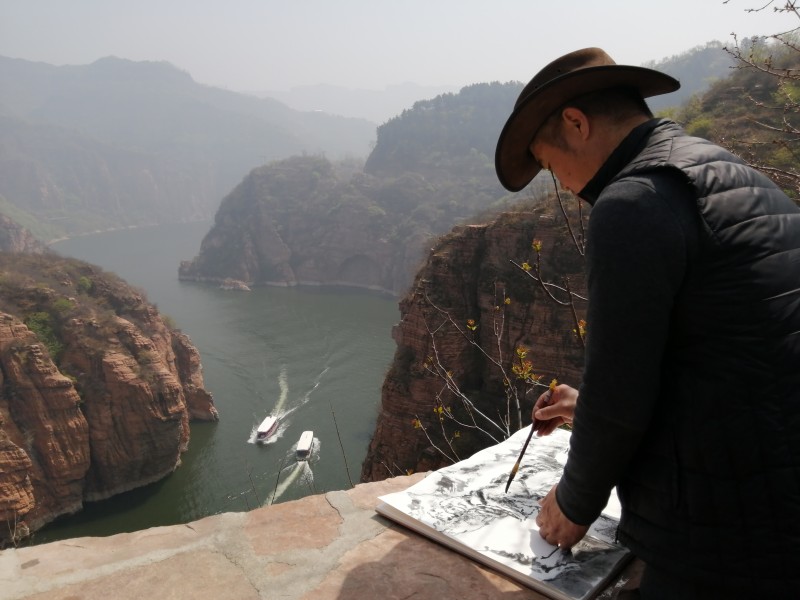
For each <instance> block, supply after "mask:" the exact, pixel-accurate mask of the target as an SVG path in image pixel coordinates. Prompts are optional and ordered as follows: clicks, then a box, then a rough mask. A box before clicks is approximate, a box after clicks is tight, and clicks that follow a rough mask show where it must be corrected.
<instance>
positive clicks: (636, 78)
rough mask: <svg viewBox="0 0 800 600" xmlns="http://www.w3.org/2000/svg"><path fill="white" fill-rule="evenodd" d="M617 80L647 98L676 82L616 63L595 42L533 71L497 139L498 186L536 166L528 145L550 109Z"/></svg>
mask: <svg viewBox="0 0 800 600" xmlns="http://www.w3.org/2000/svg"><path fill="white" fill-rule="evenodd" d="M623 86H625V87H632V88H635V89H637V90H639V93H641V94H642V98H649V97H650V96H658V95H659V94H667V93H669V92H674V91H675V90H677V89H678V88H679V87H680V86H681V84H680V83H679V82H678V80H677V79H674V78H673V77H670V76H669V75H667V74H665V73H661V72H659V71H654V70H653V69H646V68H644V67H632V66H628V65H618V64H617V63H615V62H614V60H613V59H612V58H611V57H610V56H609V55H608V54H606V53H605V51H603V50H601V49H600V48H584V49H583V50H576V51H575V52H571V53H569V54H566V55H564V56H562V57H561V58H557V59H556V60H554V61H553V62H551V63H550V64H549V65H547V66H546V67H544V68H543V69H542V70H541V71H539V72H538V73H537V74H536V75H535V76H534V78H533V79H531V81H530V83H528V85H526V86H525V87H524V88H523V90H522V93H521V94H520V95H519V98H517V103H516V104H515V105H514V111H513V112H512V113H511V116H510V117H509V118H508V121H506V124H505V127H503V131H502V132H501V133H500V139H499V140H498V141H497V150H496V152H495V156H494V164H495V169H496V170H497V177H498V178H499V179H500V183H502V184H503V187H505V188H506V189H507V190H510V191H512V192H518V191H519V190H521V189H522V188H524V187H525V186H526V185H528V184H529V183H530V181H531V179H533V178H534V177H535V176H536V174H537V173H538V172H539V171H540V167H539V165H538V164H537V163H536V161H535V160H534V158H533V155H531V152H530V145H531V142H532V141H533V137H534V136H535V135H536V133H537V132H538V131H539V128H540V127H541V126H542V124H543V123H544V122H545V120H546V119H547V117H549V116H550V115H551V114H552V113H553V111H555V110H556V109H557V108H558V107H559V106H561V105H562V104H564V103H565V102H567V101H569V100H572V99H573V98H577V97H578V96H582V95H584V94H588V93H590V92H596V91H598V90H602V89H607V88H613V87H623Z"/></svg>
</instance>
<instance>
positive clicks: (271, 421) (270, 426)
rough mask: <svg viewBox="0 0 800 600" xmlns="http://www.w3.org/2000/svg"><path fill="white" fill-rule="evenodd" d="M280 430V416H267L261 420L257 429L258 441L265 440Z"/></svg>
mask: <svg viewBox="0 0 800 600" xmlns="http://www.w3.org/2000/svg"><path fill="white" fill-rule="evenodd" d="M276 431H278V417H267V418H266V419H264V420H263V421H261V425H259V426H258V430H257V431H256V441H257V442H263V441H265V440H266V439H267V438H269V437H270V436H271V435H272V434H274V433H275V432H276Z"/></svg>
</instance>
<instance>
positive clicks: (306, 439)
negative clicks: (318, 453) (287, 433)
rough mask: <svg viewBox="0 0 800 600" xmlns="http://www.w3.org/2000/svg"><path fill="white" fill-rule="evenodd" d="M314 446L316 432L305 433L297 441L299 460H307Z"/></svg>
mask: <svg viewBox="0 0 800 600" xmlns="http://www.w3.org/2000/svg"><path fill="white" fill-rule="evenodd" d="M313 446H314V432H313V431H304V432H303V433H302V435H300V439H299V440H298V441H297V460H306V459H307V458H308V457H309V455H310V454H311V448H312V447H313Z"/></svg>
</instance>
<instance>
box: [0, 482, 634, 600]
mask: <svg viewBox="0 0 800 600" xmlns="http://www.w3.org/2000/svg"><path fill="white" fill-rule="evenodd" d="M422 477H423V475H422V474H417V475H412V476H410V477H396V478H394V479H388V480H386V481H380V482H376V483H368V484H361V485H357V486H356V487H355V488H353V489H351V490H348V491H341V492H328V493H327V494H323V495H317V496H308V497H306V498H302V499H300V500H295V501H293V502H287V503H284V504H278V505H275V506H270V507H264V508H259V509H255V510H253V511H251V512H249V513H225V514H220V515H214V516H211V517H206V518H205V519H201V520H199V521H194V522H192V523H188V524H186V525H173V526H169V527H155V528H152V529H147V530H144V531H137V532H134V533H123V534H118V535H114V536H110V537H107V538H75V539H70V540H63V541H59V542H52V543H49V544H43V545H41V546H33V547H30V548H20V549H9V550H4V551H2V552H0V600H20V599H23V598H24V599H28V600H45V599H46V600H74V599H77V598H80V599H81V600H107V598H111V597H113V598H115V599H118V600H128V599H130V600H138V599H141V598H154V599H155V598H173V599H182V598H187V599H188V598H191V599H192V600H212V599H213V600H217V599H219V598H236V599H237V600H240V599H241V600H248V599H251V598H252V599H270V600H273V599H282V600H334V599H339V600H377V599H380V600H383V599H387V600H392V599H398V600H399V599H400V598H414V599H415V600H446V599H448V598H470V599H480V598H486V599H489V598H503V599H505V600H523V599H525V600H533V599H538V598H544V596H541V595H540V594H538V593H536V592H534V591H532V590H530V589H528V588H525V587H522V586H520V585H519V584H517V583H515V582H514V581H511V580H509V579H507V578H505V577H504V576H502V575H500V574H497V573H495V572H493V571H491V570H489V569H486V568H484V567H482V566H480V565H478V564H477V563H475V562H473V561H471V560H469V559H467V558H465V557H463V556H461V555H460V554H458V553H456V552H453V551H451V550H448V549H447V548H444V547H442V546H439V545H438V544H435V543H432V542H430V541H428V540H426V539H424V538H422V537H420V536H418V535H417V534H415V533H413V532H410V531H408V530H406V529H404V528H402V527H400V526H398V525H395V524H394V523H392V522H391V521H388V520H386V519H384V518H383V517H381V516H379V515H377V514H376V513H375V511H374V507H375V506H376V504H377V498H378V496H382V495H383V494H388V493H391V492H395V491H399V490H402V489H405V488H407V487H408V486H410V485H412V484H413V483H416V482H417V481H419V480H420V479H421V478H422ZM636 571H637V565H636V563H634V564H633V565H632V566H631V567H629V568H628V570H626V572H625V573H623V574H622V576H621V577H620V578H619V579H618V580H617V582H615V583H616V585H613V586H611V587H610V589H609V590H608V591H607V592H605V593H604V594H603V595H602V598H604V599H606V598H612V597H614V595H615V593H616V590H617V589H619V588H621V587H622V586H623V585H624V584H625V582H626V581H628V580H629V579H631V578H632V577H634V578H635V573H636Z"/></svg>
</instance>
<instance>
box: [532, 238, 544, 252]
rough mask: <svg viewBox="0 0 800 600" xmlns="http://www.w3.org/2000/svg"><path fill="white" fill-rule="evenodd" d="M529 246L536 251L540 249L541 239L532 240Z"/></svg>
mask: <svg viewBox="0 0 800 600" xmlns="http://www.w3.org/2000/svg"><path fill="white" fill-rule="evenodd" d="M531 247H532V248H533V249H534V250H536V252H541V251H542V241H541V240H533V243H532V244H531Z"/></svg>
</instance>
